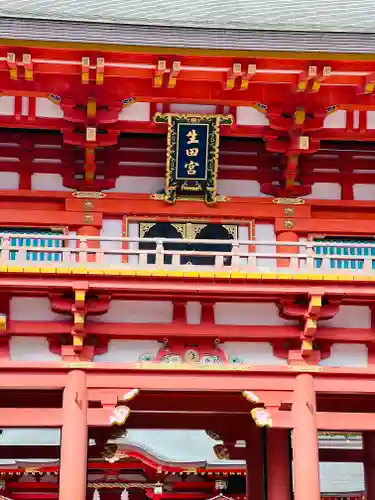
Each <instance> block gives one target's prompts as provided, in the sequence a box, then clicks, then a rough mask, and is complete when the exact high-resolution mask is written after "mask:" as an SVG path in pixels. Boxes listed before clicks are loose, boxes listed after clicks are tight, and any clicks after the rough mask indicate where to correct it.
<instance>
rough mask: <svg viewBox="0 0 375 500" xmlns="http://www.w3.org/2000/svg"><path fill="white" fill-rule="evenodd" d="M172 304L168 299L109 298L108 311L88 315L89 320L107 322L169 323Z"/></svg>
mask: <svg viewBox="0 0 375 500" xmlns="http://www.w3.org/2000/svg"><path fill="white" fill-rule="evenodd" d="M172 316H173V305H172V302H169V301H156V300H155V301H152V300H111V302H110V304H109V309H108V312H106V313H105V314H102V315H101V316H90V320H91V321H97V322H103V321H104V322H108V323H171V322H172Z"/></svg>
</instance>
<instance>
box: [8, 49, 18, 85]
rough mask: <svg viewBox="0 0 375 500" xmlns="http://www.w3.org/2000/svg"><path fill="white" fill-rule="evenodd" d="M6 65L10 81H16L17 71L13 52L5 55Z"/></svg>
mask: <svg viewBox="0 0 375 500" xmlns="http://www.w3.org/2000/svg"><path fill="white" fill-rule="evenodd" d="M7 65H8V68H9V77H10V79H11V80H17V78H18V71H17V63H16V54H14V52H8V53H7Z"/></svg>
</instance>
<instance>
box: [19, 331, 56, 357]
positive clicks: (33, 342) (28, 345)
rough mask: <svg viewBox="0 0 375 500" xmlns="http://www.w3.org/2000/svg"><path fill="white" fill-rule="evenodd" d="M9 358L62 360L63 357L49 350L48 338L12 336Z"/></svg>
mask: <svg viewBox="0 0 375 500" xmlns="http://www.w3.org/2000/svg"><path fill="white" fill-rule="evenodd" d="M9 358H10V359H11V360H12V361H61V357H60V356H59V355H57V354H54V353H52V352H51V351H50V350H49V344H48V340H47V339H46V338H43V337H11V339H10V342H9Z"/></svg>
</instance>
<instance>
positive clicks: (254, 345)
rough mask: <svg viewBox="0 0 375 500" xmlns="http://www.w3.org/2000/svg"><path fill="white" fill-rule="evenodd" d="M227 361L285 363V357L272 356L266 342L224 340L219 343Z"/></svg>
mask: <svg viewBox="0 0 375 500" xmlns="http://www.w3.org/2000/svg"><path fill="white" fill-rule="evenodd" d="M220 348H221V349H222V350H223V351H224V353H225V355H226V356H227V359H228V361H229V363H234V364H237V363H243V364H246V365H268V366H272V365H285V364H287V360H286V359H280V358H277V357H276V356H274V354H273V349H272V345H271V344H269V343H268V342H225V343H224V344H221V345H220Z"/></svg>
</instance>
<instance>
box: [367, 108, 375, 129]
mask: <svg viewBox="0 0 375 500" xmlns="http://www.w3.org/2000/svg"><path fill="white" fill-rule="evenodd" d="M366 113H367V128H368V129H374V128H375V111H366Z"/></svg>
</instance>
